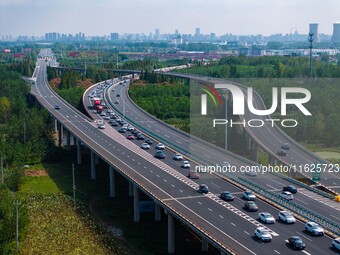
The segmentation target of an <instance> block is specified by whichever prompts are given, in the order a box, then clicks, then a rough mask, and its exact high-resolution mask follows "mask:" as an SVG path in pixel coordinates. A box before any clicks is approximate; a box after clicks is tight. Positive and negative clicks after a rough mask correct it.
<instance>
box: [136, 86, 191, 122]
mask: <svg viewBox="0 0 340 255" xmlns="http://www.w3.org/2000/svg"><path fill="white" fill-rule="evenodd" d="M189 94H190V91H189V86H187V85H183V84H174V85H171V84H140V83H139V84H134V85H132V86H131V88H130V90H129V95H130V97H131V99H132V100H133V101H134V102H136V103H137V104H138V105H139V106H140V107H142V108H143V109H144V110H146V111H147V112H149V113H151V114H152V115H154V116H156V117H157V118H159V119H162V120H167V119H174V118H179V119H188V118H189V113H190V99H189Z"/></svg>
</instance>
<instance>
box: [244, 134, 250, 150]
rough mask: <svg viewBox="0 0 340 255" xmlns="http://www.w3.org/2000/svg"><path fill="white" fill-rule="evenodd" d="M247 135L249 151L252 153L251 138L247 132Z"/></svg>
mask: <svg viewBox="0 0 340 255" xmlns="http://www.w3.org/2000/svg"><path fill="white" fill-rule="evenodd" d="M245 134H246V143H247V151H251V138H250V136H249V135H248V133H247V132H245Z"/></svg>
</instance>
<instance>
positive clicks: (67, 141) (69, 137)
mask: <svg viewBox="0 0 340 255" xmlns="http://www.w3.org/2000/svg"><path fill="white" fill-rule="evenodd" d="M66 144H67V147H66V148H67V149H68V150H71V133H70V131H67V133H66Z"/></svg>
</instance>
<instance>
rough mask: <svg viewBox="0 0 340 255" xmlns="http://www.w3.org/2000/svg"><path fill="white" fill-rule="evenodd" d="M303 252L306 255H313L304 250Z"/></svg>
mask: <svg viewBox="0 0 340 255" xmlns="http://www.w3.org/2000/svg"><path fill="white" fill-rule="evenodd" d="M302 252H303V253H304V254H306V255H312V254H310V253H309V252H306V251H305V250H302Z"/></svg>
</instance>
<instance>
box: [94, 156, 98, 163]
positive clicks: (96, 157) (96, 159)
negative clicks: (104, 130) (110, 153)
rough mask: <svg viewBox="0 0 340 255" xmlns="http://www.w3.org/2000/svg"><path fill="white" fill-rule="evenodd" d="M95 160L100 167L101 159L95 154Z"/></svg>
mask: <svg viewBox="0 0 340 255" xmlns="http://www.w3.org/2000/svg"><path fill="white" fill-rule="evenodd" d="M94 160H95V163H96V165H98V164H99V157H98V155H97V154H95V157H94Z"/></svg>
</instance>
